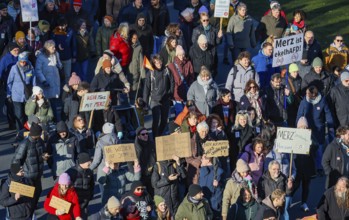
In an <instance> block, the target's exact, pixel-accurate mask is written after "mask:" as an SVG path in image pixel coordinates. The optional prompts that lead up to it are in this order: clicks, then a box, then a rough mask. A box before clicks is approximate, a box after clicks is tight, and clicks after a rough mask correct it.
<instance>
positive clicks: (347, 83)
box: [342, 79, 349, 88]
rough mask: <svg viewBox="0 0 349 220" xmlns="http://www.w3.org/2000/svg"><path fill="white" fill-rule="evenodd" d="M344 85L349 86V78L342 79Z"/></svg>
mask: <svg viewBox="0 0 349 220" xmlns="http://www.w3.org/2000/svg"><path fill="white" fill-rule="evenodd" d="M342 84H343V86H345V87H347V88H349V79H345V80H342Z"/></svg>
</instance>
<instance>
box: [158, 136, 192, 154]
mask: <svg viewBox="0 0 349 220" xmlns="http://www.w3.org/2000/svg"><path fill="white" fill-rule="evenodd" d="M155 142H156V157H157V161H162V160H170V159H172V156H173V155H176V156H178V157H190V156H192V152H191V143H190V134H189V133H182V134H173V135H167V136H161V137H156V138H155Z"/></svg>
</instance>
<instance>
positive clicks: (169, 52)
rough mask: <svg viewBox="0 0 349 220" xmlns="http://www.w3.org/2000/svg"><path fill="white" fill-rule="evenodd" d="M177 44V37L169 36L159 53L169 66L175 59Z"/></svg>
mask: <svg viewBox="0 0 349 220" xmlns="http://www.w3.org/2000/svg"><path fill="white" fill-rule="evenodd" d="M177 45H178V42H177V38H176V37H175V36H169V37H168V38H167V40H166V44H165V46H164V47H162V48H161V50H160V51H159V55H160V57H161V59H162V61H163V63H164V65H165V66H168V65H169V64H170V63H172V62H173V61H174V58H175V56H176V47H177Z"/></svg>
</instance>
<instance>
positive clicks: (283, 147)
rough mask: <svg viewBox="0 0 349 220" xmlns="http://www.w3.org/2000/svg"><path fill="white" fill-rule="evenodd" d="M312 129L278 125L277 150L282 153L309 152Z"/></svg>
mask: <svg viewBox="0 0 349 220" xmlns="http://www.w3.org/2000/svg"><path fill="white" fill-rule="evenodd" d="M310 145H311V130H309V129H297V128H284V127H278V128H277V133H276V140H275V150H276V151H277V152H280V153H291V152H293V153H294V154H309V150H310Z"/></svg>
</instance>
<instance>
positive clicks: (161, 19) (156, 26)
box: [148, 2, 170, 36]
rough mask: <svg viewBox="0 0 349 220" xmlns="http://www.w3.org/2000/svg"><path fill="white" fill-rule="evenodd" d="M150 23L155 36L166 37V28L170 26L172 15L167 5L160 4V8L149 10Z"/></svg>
mask: <svg viewBox="0 0 349 220" xmlns="http://www.w3.org/2000/svg"><path fill="white" fill-rule="evenodd" d="M148 15H149V23H150V24H151V26H152V27H153V34H154V36H164V35H165V30H166V27H167V26H168V25H169V24H170V13H169V11H168V8H167V6H166V4H163V3H161V2H160V8H159V9H154V8H153V7H150V8H149V10H148Z"/></svg>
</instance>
